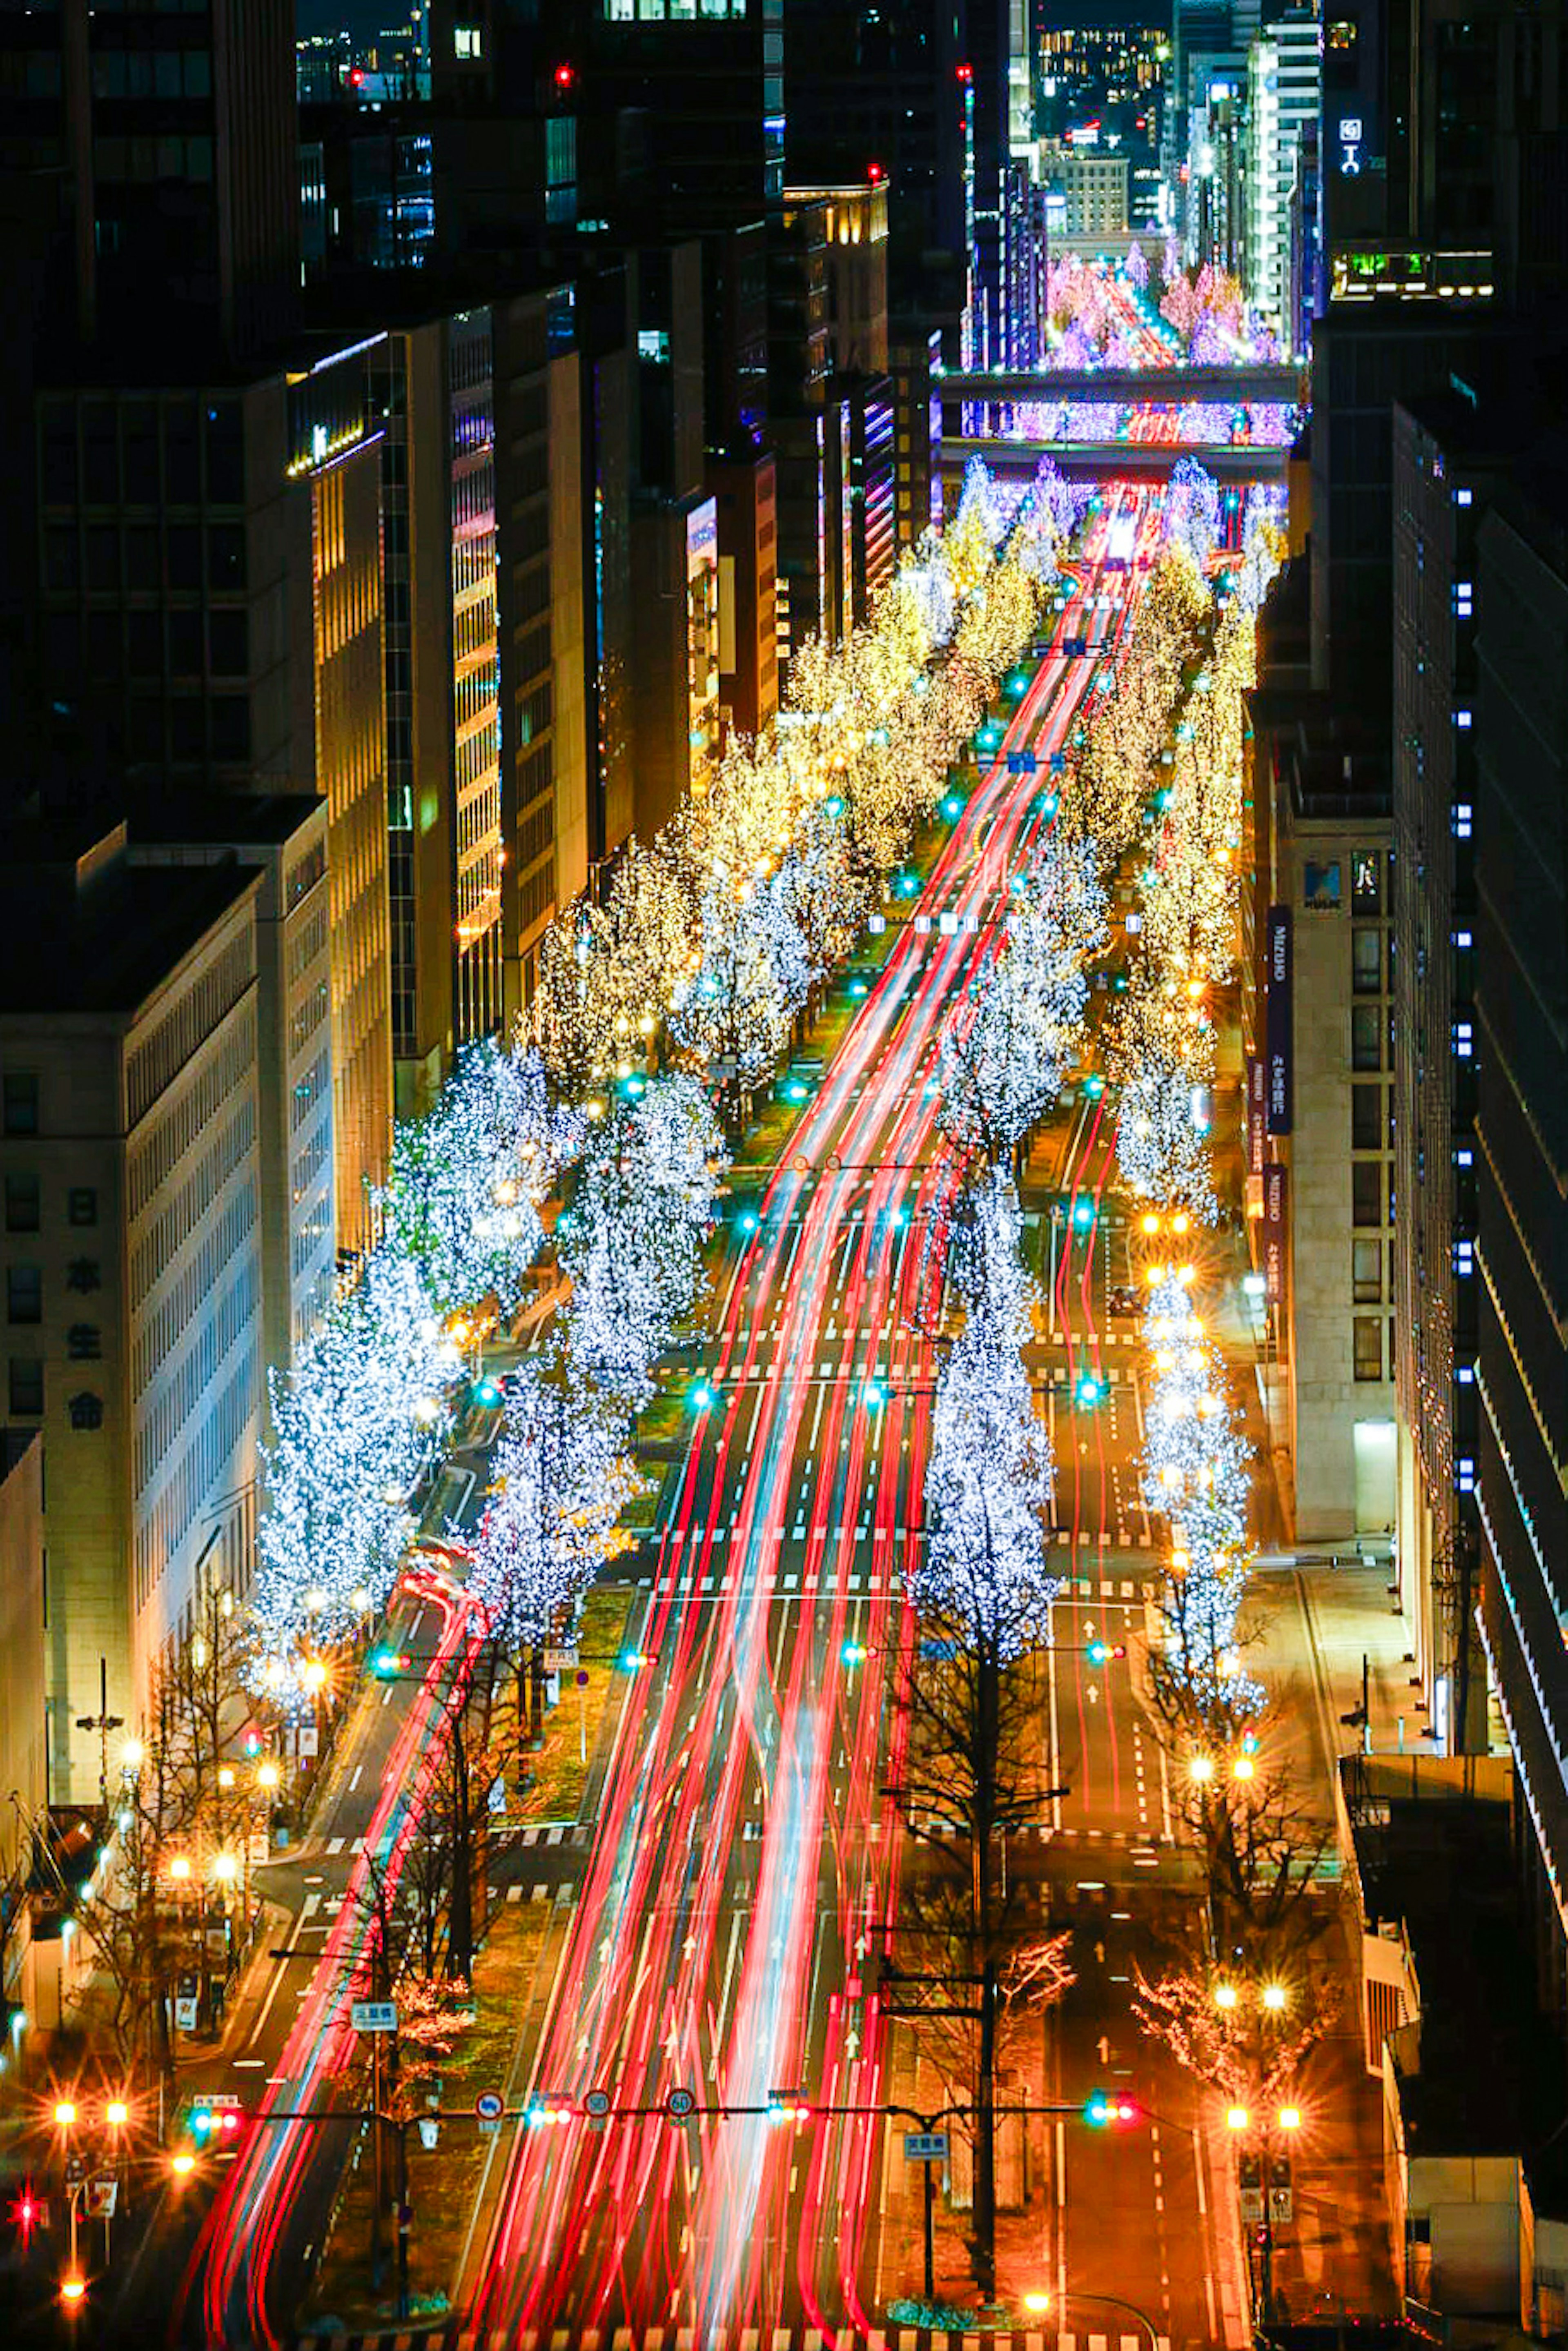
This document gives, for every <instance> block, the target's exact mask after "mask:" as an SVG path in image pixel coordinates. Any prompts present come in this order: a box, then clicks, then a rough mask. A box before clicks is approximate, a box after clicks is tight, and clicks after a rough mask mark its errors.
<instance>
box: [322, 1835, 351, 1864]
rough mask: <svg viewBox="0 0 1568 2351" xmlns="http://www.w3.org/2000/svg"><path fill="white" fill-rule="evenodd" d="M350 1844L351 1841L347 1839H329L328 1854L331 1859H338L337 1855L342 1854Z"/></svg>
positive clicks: (336, 1837)
mask: <svg viewBox="0 0 1568 2351" xmlns="http://www.w3.org/2000/svg"><path fill="white" fill-rule="evenodd" d="M348 1842H349V1840H348V1838H347V1837H340V1836H335V1837H329V1838H328V1840H327V1852H328V1855H329V1857H330V1858H332V1859H336V1857H337V1855H339V1854H340V1853H341V1852H342V1850H343V1847H344V1846H345V1845H346V1844H348Z"/></svg>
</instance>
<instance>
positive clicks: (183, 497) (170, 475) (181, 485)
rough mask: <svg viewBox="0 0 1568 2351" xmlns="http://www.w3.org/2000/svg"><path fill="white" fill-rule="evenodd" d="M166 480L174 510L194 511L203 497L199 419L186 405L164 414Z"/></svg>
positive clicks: (164, 468)
mask: <svg viewBox="0 0 1568 2351" xmlns="http://www.w3.org/2000/svg"><path fill="white" fill-rule="evenodd" d="M163 478H164V483H165V486H166V488H167V491H168V495H169V497H170V499H171V500H172V503H173V504H174V505H175V506H182V507H193V506H196V505H198V504H199V503H200V500H201V496H202V469H201V461H200V455H199V446H198V443H197V440H196V415H195V411H194V409H193V407H192V406H191V404H190V402H187V401H183V400H182V401H179V402H174V403H172V405H171V406H169V407H167V408H166V409H165V410H164V411H163Z"/></svg>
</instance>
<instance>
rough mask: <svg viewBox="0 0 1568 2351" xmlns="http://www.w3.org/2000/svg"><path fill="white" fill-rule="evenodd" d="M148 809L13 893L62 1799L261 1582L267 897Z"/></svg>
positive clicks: (43, 848)
mask: <svg viewBox="0 0 1568 2351" xmlns="http://www.w3.org/2000/svg"><path fill="white" fill-rule="evenodd" d="M261 887H262V883H261V879H260V876H259V875H258V874H257V873H256V872H254V871H252V870H249V869H247V868H246V867H242V866H240V865H238V864H234V863H225V864H223V865H219V866H205V865H204V866H201V867H197V868H193V869H192V868H167V867H134V866H132V865H131V864H130V863H129V862H128V861H127V859H126V856H125V834H124V829H123V827H119V828H116V829H114V830H112V831H110V832H108V833H106V834H104V835H103V836H102V837H100V838H98V839H92V838H90V837H89V838H88V839H86V840H85V841H83V842H82V844H81V846H80V847H79V849H77V850H75V851H74V853H73V845H72V843H71V841H70V839H69V837H68V833H67V832H66V831H65V829H64V828H63V826H56V827H54V828H53V829H52V837H51V838H50V839H49V840H48V841H47V842H45V841H40V840H38V839H34V840H32V841H16V840H13V841H12V842H11V844H10V854H9V855H8V857H7V859H6V861H5V872H4V877H3V882H0V890H3V893H4V896H5V923H4V925H3V926H0V935H3V936H4V940H5V950H4V968H3V970H0V1113H3V1123H4V1135H3V1138H0V1172H3V1175H4V1181H5V1226H6V1231H5V1311H6V1324H7V1338H8V1343H9V1349H10V1354H9V1363H8V1370H7V1386H6V1422H7V1426H8V1428H9V1429H11V1430H13V1431H16V1430H17V1429H20V1428H40V1429H41V1430H42V1431H43V1435H44V1445H45V1451H46V1457H47V1461H48V1464H49V1477H48V1485H47V1514H46V1521H45V1524H46V1540H47V1552H48V1590H49V1607H48V1622H47V1682H48V1705H49V1773H50V1790H51V1793H52V1795H53V1796H54V1797H55V1798H56V1799H59V1800H70V1799H75V1800H78V1801H83V1800H85V1801H91V1800H92V1799H93V1798H94V1797H96V1796H97V1794H98V1793H99V1771H100V1750H99V1740H98V1738H97V1737H96V1736H95V1735H94V1734H93V1733H92V1732H90V1731H84V1730H81V1729H78V1727H77V1725H78V1718H92V1717H96V1716H97V1715H98V1714H99V1711H100V1700H99V1692H100V1672H101V1673H102V1674H103V1675H104V1676H105V1677H106V1687H107V1692H108V1698H109V1703H110V1708H111V1709H112V1711H113V1712H115V1713H116V1714H119V1715H120V1716H121V1717H123V1718H124V1719H126V1720H128V1721H133V1720H134V1719H136V1715H137V1711H138V1707H139V1703H140V1700H141V1696H142V1694H143V1693H144V1691H145V1688H146V1686H147V1676H148V1671H149V1668H150V1667H151V1665H152V1661H153V1659H154V1658H155V1657H156V1656H158V1655H159V1653H160V1652H161V1651H162V1649H163V1647H164V1646H165V1645H166V1644H167V1642H168V1641H169V1640H170V1639H171V1637H172V1636H173V1635H176V1634H177V1633H179V1632H180V1631H181V1630H185V1631H188V1630H189V1625H190V1621H191V1613H192V1609H193V1604H194V1601H195V1599H196V1595H197V1593H198V1591H199V1590H200V1589H201V1588H202V1587H203V1586H204V1585H206V1586H208V1587H211V1586H214V1585H217V1584H223V1583H226V1584H228V1585H230V1586H231V1587H232V1588H235V1589H236V1590H243V1588H244V1586H245V1583H246V1580H247V1578H248V1574H249V1568H250V1561H251V1557H252V1551H253V1544H254V1534H255V1515H256V1440H257V1437H258V1436H259V1433H260V1427H261V1412H262V1372H263V1367H262V1352H261V1317H262V1244H261V1220H260V1182H261V1173H260V1139H259V1138H260V1123H261V1101H260V1090H259V1079H258V1066H257V1040H258V1001H257V999H258V974H257V965H256V902H257V899H258V896H259V894H260V892H261Z"/></svg>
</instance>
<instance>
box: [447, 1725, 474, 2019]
mask: <svg viewBox="0 0 1568 2351" xmlns="http://www.w3.org/2000/svg"><path fill="white" fill-rule="evenodd" d="M473 1868H474V1830H473V1820H472V1810H471V1805H470V1801H469V1788H468V1752H467V1749H466V1747H465V1743H464V1735H463V1715H462V1711H461V1709H459V1711H458V1712H457V1714H456V1715H455V1718H454V1719H453V1725H452V1908H451V1913H450V1919H449V1924H448V1928H447V1934H446V1972H447V1974H448V1975H449V1976H451V1977H453V1978H454V1979H458V1978H460V1979H461V1980H463V1981H464V1982H465V1983H467V1982H471V1981H472V1980H473V1975H474V1876H473Z"/></svg>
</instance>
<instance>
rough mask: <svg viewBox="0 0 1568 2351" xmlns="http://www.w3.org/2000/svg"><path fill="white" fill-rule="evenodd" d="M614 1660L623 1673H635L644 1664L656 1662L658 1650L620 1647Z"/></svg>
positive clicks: (640, 1669) (657, 1660) (648, 1664)
mask: <svg viewBox="0 0 1568 2351" xmlns="http://www.w3.org/2000/svg"><path fill="white" fill-rule="evenodd" d="M615 1662H616V1664H617V1665H618V1666H619V1667H620V1668H621V1670H622V1673H623V1674H637V1673H641V1672H642V1670H643V1667H644V1666H654V1665H657V1664H658V1662H659V1658H658V1652H657V1650H654V1649H622V1652H621V1655H620V1656H618V1657H617V1658H616V1660H615Z"/></svg>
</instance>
